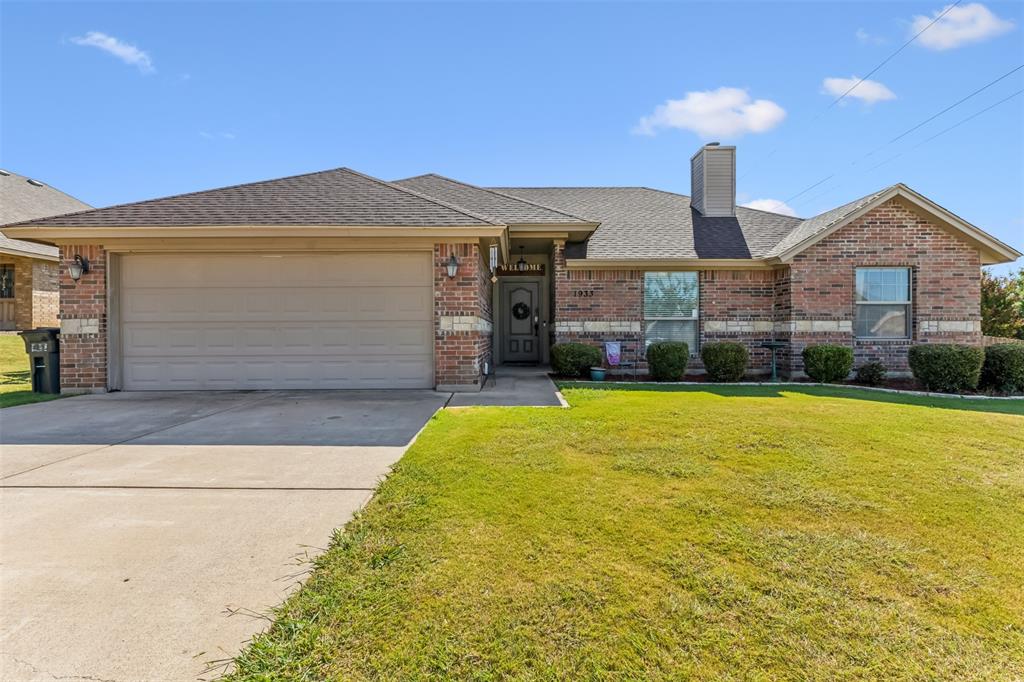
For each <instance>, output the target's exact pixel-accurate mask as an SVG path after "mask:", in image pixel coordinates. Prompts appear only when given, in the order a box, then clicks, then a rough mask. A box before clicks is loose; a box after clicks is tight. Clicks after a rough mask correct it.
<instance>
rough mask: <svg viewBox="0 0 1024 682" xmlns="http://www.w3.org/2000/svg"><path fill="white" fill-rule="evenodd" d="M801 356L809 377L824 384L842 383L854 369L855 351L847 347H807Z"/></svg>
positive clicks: (824, 345) (825, 345)
mask: <svg viewBox="0 0 1024 682" xmlns="http://www.w3.org/2000/svg"><path fill="white" fill-rule="evenodd" d="M801 355H802V356H803V359H804V372H806V374H807V376H809V377H810V378H812V379H814V380H815V381H818V382H821V383H823V384H830V383H834V382H836V381H842V380H843V379H845V378H846V377H847V376H849V374H850V370H852V369H853V349H852V348H847V347H846V346H833V345H829V344H824V343H823V344H820V345H817V346H807V348H804V350H803V353H801Z"/></svg>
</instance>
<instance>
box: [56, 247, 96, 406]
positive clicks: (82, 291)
mask: <svg viewBox="0 0 1024 682" xmlns="http://www.w3.org/2000/svg"><path fill="white" fill-rule="evenodd" d="M76 254H78V255H81V256H82V258H86V259H88V260H89V272H86V273H83V274H82V278H81V279H80V280H79V281H77V282H75V281H74V280H73V279H71V275H70V271H69V266H70V264H71V263H73V262H74V260H75V255H76ZM60 384H61V390H62V391H71V392H81V391H103V390H106V388H107V253H106V251H105V250H104V249H103V247H102V246H98V245H94V244H71V245H65V246H61V247H60Z"/></svg>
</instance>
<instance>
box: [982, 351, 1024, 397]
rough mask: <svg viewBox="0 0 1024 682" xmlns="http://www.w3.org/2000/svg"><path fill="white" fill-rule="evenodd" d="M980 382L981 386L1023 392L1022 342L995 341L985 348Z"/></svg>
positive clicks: (1023, 357)
mask: <svg viewBox="0 0 1024 682" xmlns="http://www.w3.org/2000/svg"><path fill="white" fill-rule="evenodd" d="M980 382H981V386H982V388H988V389H992V390H994V391H1000V392H1002V393H1024V343H997V344H996V345H994V346H988V347H987V348H985V363H984V364H983V365H982V366H981V379H980Z"/></svg>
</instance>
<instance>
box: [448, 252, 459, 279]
mask: <svg viewBox="0 0 1024 682" xmlns="http://www.w3.org/2000/svg"><path fill="white" fill-rule="evenodd" d="M457 274H459V259H458V258H456V257H455V254H454V253H453V254H452V255H451V257H450V258H449V259H448V278H449V279H455V275H457Z"/></svg>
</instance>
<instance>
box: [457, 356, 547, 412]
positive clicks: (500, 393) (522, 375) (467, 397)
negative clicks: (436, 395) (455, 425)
mask: <svg viewBox="0 0 1024 682" xmlns="http://www.w3.org/2000/svg"><path fill="white" fill-rule="evenodd" d="M550 371H551V370H550V368H548V367H545V366H522V367H520V366H515V365H502V366H500V367H498V368H497V371H496V372H495V374H494V376H492V377H490V378H488V380H487V384H486V385H485V386H484V387H483V389H481V390H480V391H479V392H477V393H456V394H454V395H453V396H452V399H451V400H450V401H449V403H448V406H449V407H468V406H473V405H498V406H508V407H514V406H523V407H560V406H562V401H561V399H560V398H559V395H558V389H557V388H556V387H555V384H554V382H552V381H551V378H550V377H549V376H548V372H550Z"/></svg>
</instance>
